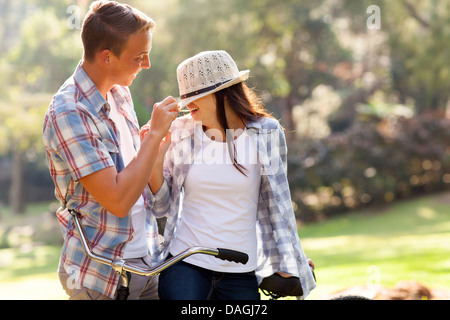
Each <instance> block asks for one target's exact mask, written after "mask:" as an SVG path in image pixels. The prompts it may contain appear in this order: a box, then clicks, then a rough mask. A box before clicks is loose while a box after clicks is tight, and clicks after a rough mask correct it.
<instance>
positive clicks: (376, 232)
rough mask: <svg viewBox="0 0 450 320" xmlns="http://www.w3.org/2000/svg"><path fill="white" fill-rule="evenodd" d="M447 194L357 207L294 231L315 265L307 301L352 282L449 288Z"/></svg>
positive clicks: (448, 198)
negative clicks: (314, 284)
mask: <svg viewBox="0 0 450 320" xmlns="http://www.w3.org/2000/svg"><path fill="white" fill-rule="evenodd" d="M449 208H450V194H448V193H447V194H440V195H433V196H427V197H421V198H417V199H414V200H408V201H402V202H398V203H395V204H393V205H391V206H389V207H386V208H384V209H380V210H375V209H370V210H362V211H358V212H354V213H351V214H348V215H344V216H340V217H337V218H334V219H330V220H328V221H325V222H321V223H315V224H310V225H307V226H304V227H302V228H301V229H300V238H301V241H302V245H303V249H304V251H305V253H306V254H307V255H308V257H310V258H311V259H313V261H314V262H315V264H316V271H315V273H316V277H317V283H318V287H317V288H316V289H315V290H314V291H313V292H312V293H311V295H310V296H309V297H308V299H322V298H324V297H325V296H326V295H327V294H329V293H331V292H334V291H337V290H341V289H344V288H348V287H352V286H365V285H367V284H379V285H382V286H387V287H392V286H394V285H395V284H396V283H397V282H399V281H402V280H415V281H418V282H419V283H421V284H423V285H425V286H426V287H428V288H436V289H447V290H450V277H449V274H450V210H449Z"/></svg>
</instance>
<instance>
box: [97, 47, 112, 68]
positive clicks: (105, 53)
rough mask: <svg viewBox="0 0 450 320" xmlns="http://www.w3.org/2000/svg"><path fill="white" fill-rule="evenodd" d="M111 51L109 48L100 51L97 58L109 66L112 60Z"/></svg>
mask: <svg viewBox="0 0 450 320" xmlns="http://www.w3.org/2000/svg"><path fill="white" fill-rule="evenodd" d="M111 54H112V53H111V51H109V50H108V49H105V50H102V51H99V52H98V53H97V58H98V59H99V61H100V62H101V63H102V64H103V65H104V66H105V67H109V65H110V62H111V59H110V58H111Z"/></svg>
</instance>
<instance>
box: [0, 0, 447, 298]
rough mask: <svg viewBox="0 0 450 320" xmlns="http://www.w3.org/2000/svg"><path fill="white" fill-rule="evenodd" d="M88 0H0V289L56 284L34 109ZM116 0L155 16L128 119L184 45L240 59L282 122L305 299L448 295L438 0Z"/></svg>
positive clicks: (148, 99)
mask: <svg viewBox="0 0 450 320" xmlns="http://www.w3.org/2000/svg"><path fill="white" fill-rule="evenodd" d="M90 3H91V1H87V0H78V1H75V0H15V1H10V0H0V299H65V298H66V296H65V294H64V292H62V289H61V287H60V285H59V282H58V279H57V275H56V267H57V263H58V258H59V252H60V247H61V243H62V237H61V233H60V230H59V227H58V226H57V221H56V216H55V211H56V208H57V207H58V206H57V204H55V202H54V195H53V184H52V181H51V179H50V175H49V173H48V169H47V167H46V164H45V157H44V150H43V145H42V122H43V116H44V113H45V110H46V108H47V107H48V104H49V102H50V101H51V97H52V95H53V94H54V93H55V92H56V91H57V90H58V88H59V87H60V86H61V84H62V83H63V82H64V81H65V80H66V79H67V78H68V77H69V76H70V75H71V74H72V73H73V70H74V68H75V67H76V65H77V64H78V62H79V60H80V58H81V56H82V46H81V41H80V27H81V23H82V19H83V17H84V14H85V13H86V12H87V9H88V7H89V5H90ZM127 3H129V4H130V5H133V6H136V7H137V8H139V9H140V10H141V11H143V12H145V13H147V14H148V15H149V16H151V17H152V18H153V19H154V20H155V21H156V24H157V27H156V30H155V32H154V36H153V48H152V51H151V54H150V59H151V64H152V67H151V69H150V70H148V71H144V72H142V73H140V74H139V76H138V78H137V79H136V80H135V81H134V83H133V84H132V86H131V88H130V89H131V91H132V95H133V98H134V104H135V110H136V113H137V116H138V118H139V121H140V123H141V124H144V123H146V122H147V121H148V119H149V117H150V114H151V110H152V106H153V104H154V103H155V102H157V101H161V100H162V99H164V98H165V97H166V96H167V95H173V96H175V97H176V96H178V89H177V81H176V72H175V70H176V66H177V65H178V64H179V63H180V62H181V61H182V60H184V59H185V58H187V57H189V56H192V55H194V54H196V53H198V52H200V51H204V50H212V49H223V50H226V51H228V52H229V53H230V54H231V56H233V58H234V59H235V60H236V62H237V65H238V67H239V68H240V69H250V70H251V73H250V79H249V81H248V83H249V85H250V86H251V87H253V88H255V89H256V91H257V92H258V93H259V94H260V95H261V97H262V99H263V100H264V102H265V104H266V106H267V108H268V109H269V110H270V111H271V112H272V114H273V115H274V116H275V117H276V118H277V119H279V120H280V122H281V123H282V125H283V126H284V127H285V129H286V138H287V142H288V147H289V154H288V156H289V158H288V174H289V180H290V186H291V194H292V200H293V205H294V209H295V214H296V217H297V221H298V226H299V234H300V238H301V239H302V245H303V248H304V251H305V252H306V254H307V255H308V256H309V257H310V258H312V259H313V260H314V262H315V263H316V265H317V268H316V276H317V281H318V288H317V289H316V290H315V291H314V292H313V294H312V295H311V297H310V299H325V298H327V297H329V295H330V294H332V293H333V292H336V291H339V290H359V291H358V292H360V293H361V292H363V293H364V294H366V295H368V296H371V297H374V298H376V297H378V298H383V297H384V298H386V299H387V298H402V297H406V293H405V292H406V291H407V290H406V289H404V288H405V287H408V288H409V289H408V290H409V291H411V290H415V291H419V289H417V288H419V287H418V285H419V283H420V284H421V285H423V286H424V287H425V288H421V289H420V290H422V291H420V293H418V294H416V295H415V296H414V298H416V299H424V298H426V299H440V298H442V297H448V296H446V295H445V294H446V292H447V291H448V290H450V276H449V271H450V255H449V252H450V241H449V240H450V214H449V210H448V208H449V205H450V194H449V193H448V192H449V190H450V143H449V142H450V90H449V84H450V64H449V63H448V61H450V50H449V45H448V43H449V40H450V1H446V0H426V1H419V0H399V1H382V0H369V1H366V0H318V1H307V0H247V1H238V0H212V1H206V0H165V1H156V0H152V1H143V0H141V1H140V0H129V1H127ZM405 281H406V282H405ZM413 281H414V282H413ZM395 288H396V289H397V291H396V293H392V292H393V291H389V292H390V293H389V292H388V291H386V290H390V289H392V290H394V289H395ZM402 288H403V289H402ZM426 290H429V293H430V294H428V293H426ZM352 292H353V291H352ZM416 293H417V292H416ZM383 294H384V296H383Z"/></svg>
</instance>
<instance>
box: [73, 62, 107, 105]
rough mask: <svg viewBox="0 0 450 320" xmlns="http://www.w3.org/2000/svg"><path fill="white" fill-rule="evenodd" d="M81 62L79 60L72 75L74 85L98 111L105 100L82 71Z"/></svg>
mask: <svg viewBox="0 0 450 320" xmlns="http://www.w3.org/2000/svg"><path fill="white" fill-rule="evenodd" d="M82 64H83V61H82V60H81V61H80V62H79V63H78V66H77V68H76V69H75V73H74V75H73V78H74V81H75V85H76V86H77V87H78V88H79V89H80V91H81V93H82V94H83V96H84V97H85V98H86V100H88V102H89V104H90V105H91V106H92V107H94V109H95V110H96V111H97V112H98V111H100V109H101V108H102V107H103V106H104V105H105V104H106V103H107V101H106V100H105V98H103V96H102V95H101V94H100V91H98V89H97V87H96V86H95V84H94V82H92V80H91V78H89V76H88V74H87V73H86V71H84V69H83V67H82Z"/></svg>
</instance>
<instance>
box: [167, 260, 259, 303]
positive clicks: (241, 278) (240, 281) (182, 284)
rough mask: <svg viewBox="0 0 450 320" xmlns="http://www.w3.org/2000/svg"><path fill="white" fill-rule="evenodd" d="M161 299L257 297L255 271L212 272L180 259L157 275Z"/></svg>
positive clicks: (250, 298) (237, 298)
mask: <svg viewBox="0 0 450 320" xmlns="http://www.w3.org/2000/svg"><path fill="white" fill-rule="evenodd" d="M158 292H159V297H160V299H161V300H259V299H260V297H259V292H258V282H257V280H256V276H255V272H248V273H226V272H215V271H211V270H207V269H204V268H200V267H197V266H194V265H192V264H189V263H186V262H184V261H180V262H178V263H177V264H175V265H173V266H171V267H169V268H167V269H166V270H164V271H162V272H161V274H160V275H159V288H158Z"/></svg>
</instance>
